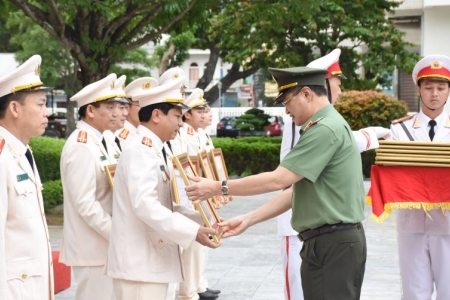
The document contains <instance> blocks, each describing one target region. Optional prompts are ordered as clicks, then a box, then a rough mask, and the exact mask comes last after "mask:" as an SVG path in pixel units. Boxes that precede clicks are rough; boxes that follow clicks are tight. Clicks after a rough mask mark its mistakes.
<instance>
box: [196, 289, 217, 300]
mask: <svg viewBox="0 0 450 300" xmlns="http://www.w3.org/2000/svg"><path fill="white" fill-rule="evenodd" d="M198 296H199V297H200V300H211V299H216V298H219V296H218V295H216V294H213V293H211V292H209V291H206V292H203V293H198Z"/></svg>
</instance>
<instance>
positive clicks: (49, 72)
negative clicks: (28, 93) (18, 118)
mask: <svg viewBox="0 0 450 300" xmlns="http://www.w3.org/2000/svg"><path fill="white" fill-rule="evenodd" d="M23 5H31V4H29V3H23ZM71 5H75V4H71ZM60 6H61V7H60V8H59V7H58V8H59V9H60V10H61V11H60V12H61V13H63V12H64V15H66V13H65V11H64V9H68V8H69V7H67V6H65V5H64V4H63V3H61V4H60ZM5 9H8V10H9V12H10V13H9V15H8V18H7V22H6V26H5V29H6V31H8V30H9V31H13V32H14V35H13V36H12V37H11V38H10V40H9V42H10V44H11V45H12V46H13V47H14V48H15V49H16V50H17V51H16V59H17V60H18V61H19V62H23V61H25V60H26V59H28V58H29V57H30V56H32V55H33V54H36V53H39V54H40V55H41V56H42V59H43V68H42V69H41V70H42V72H41V78H42V79H43V81H44V82H45V84H46V85H48V86H52V87H55V88H57V89H64V91H65V93H66V95H68V105H67V118H68V130H67V132H68V133H70V132H72V131H73V129H74V128H75V115H74V107H75V103H73V102H71V101H69V98H70V96H71V95H73V94H74V93H75V92H77V91H78V90H80V89H81V88H82V87H83V86H84V85H87V84H88V83H90V82H91V81H95V80H98V79H100V78H102V77H104V76H106V74H108V73H111V72H114V73H117V74H118V75H127V79H128V80H129V81H131V80H133V79H136V78H138V77H142V76H147V75H148V70H149V69H150V68H151V67H152V66H153V65H151V60H150V59H149V58H148V53H147V52H146V51H145V50H144V49H142V48H134V49H133V50H130V51H125V52H123V53H122V54H121V55H119V56H113V57H112V58H110V61H109V63H107V62H106V61H105V60H103V58H104V57H105V56H101V55H99V56H98V58H99V59H100V61H101V63H102V64H105V63H107V65H105V67H106V73H105V74H104V75H102V74H101V73H96V74H94V73H95V72H94V69H92V70H91V71H90V72H91V75H95V76H91V77H90V78H89V77H88V76H85V74H86V73H85V72H83V70H82V67H81V66H80V63H79V60H77V59H76V58H77V56H74V55H73V51H74V50H73V49H71V48H69V47H67V46H66V44H65V43H64V41H63V40H61V39H60V38H59V37H55V36H52V35H51V34H50V33H49V31H47V30H45V29H44V28H42V27H41V26H39V25H38V24H37V23H35V21H33V20H32V19H30V18H27V17H26V16H25V13H24V12H23V11H22V10H19V9H14V7H11V5H10V6H9V7H5ZM55 14H57V13H55ZM93 17H95V16H93ZM67 19H68V20H67V23H71V24H72V23H74V22H71V21H70V18H67ZM78 25H79V24H78ZM105 26H106V25H105ZM1 28H2V27H1V26H0V33H1V32H2V31H1ZM81 38H82V39H84V38H85V37H84V36H81ZM102 47H103V46H102ZM104 47H109V46H108V45H104ZM76 48H77V47H76ZM78 48H79V47H78ZM78 48H77V49H78ZM94 48H95V47H94ZM117 49H122V46H118V47H111V49H110V48H108V49H106V50H105V51H107V50H111V51H112V52H114V51H116V52H117V51H118V50H117ZM84 50H85V51H86V53H85V54H86V55H84V56H83V54H81V56H82V57H84V58H86V60H85V62H87V61H89V64H88V65H89V67H94V66H95V65H98V64H97V63H95V62H93V60H92V57H91V56H90V54H89V55H88V53H89V52H95V50H92V49H89V47H88V45H87V44H86V45H85V49H84ZM84 65H85V66H86V64H84ZM102 68H103V67H102Z"/></svg>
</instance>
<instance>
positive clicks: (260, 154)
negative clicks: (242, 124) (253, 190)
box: [213, 137, 281, 176]
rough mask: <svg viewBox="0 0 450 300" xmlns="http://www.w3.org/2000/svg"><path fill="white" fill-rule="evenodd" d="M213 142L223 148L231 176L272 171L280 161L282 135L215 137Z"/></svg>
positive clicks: (217, 146)
mask: <svg viewBox="0 0 450 300" xmlns="http://www.w3.org/2000/svg"><path fill="white" fill-rule="evenodd" d="M213 143H214V146H215V147H216V148H221V149H222V152H223V156H224V158H225V163H226V165H227V170H228V174H229V175H230V176H248V175H252V174H258V173H261V172H268V171H272V170H275V169H276V168H277V167H278V165H279V162H280V144H281V138H280V137H278V138H272V137H249V138H240V139H235V138H214V139H213Z"/></svg>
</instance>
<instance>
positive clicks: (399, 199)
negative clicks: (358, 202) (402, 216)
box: [366, 165, 450, 222]
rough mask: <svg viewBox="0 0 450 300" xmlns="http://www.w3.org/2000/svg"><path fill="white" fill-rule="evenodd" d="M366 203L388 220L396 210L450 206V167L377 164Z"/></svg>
mask: <svg viewBox="0 0 450 300" xmlns="http://www.w3.org/2000/svg"><path fill="white" fill-rule="evenodd" d="M370 181H371V188H370V190H369V192H368V194H367V198H366V202H367V203H368V204H369V205H372V213H373V215H372V217H373V219H375V220H376V221H380V222H382V221H384V219H386V217H387V216H388V215H389V214H390V213H391V212H392V211H393V210H394V209H424V210H425V211H427V210H431V209H441V208H445V209H450V168H435V167H404V166H381V165H373V166H372V170H371V176H370Z"/></svg>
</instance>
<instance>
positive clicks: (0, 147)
mask: <svg viewBox="0 0 450 300" xmlns="http://www.w3.org/2000/svg"><path fill="white" fill-rule="evenodd" d="M3 147H5V140H4V139H3V138H1V137H0V154H2V151H3Z"/></svg>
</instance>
